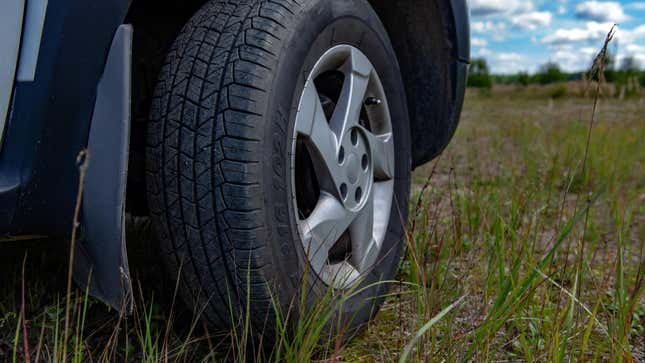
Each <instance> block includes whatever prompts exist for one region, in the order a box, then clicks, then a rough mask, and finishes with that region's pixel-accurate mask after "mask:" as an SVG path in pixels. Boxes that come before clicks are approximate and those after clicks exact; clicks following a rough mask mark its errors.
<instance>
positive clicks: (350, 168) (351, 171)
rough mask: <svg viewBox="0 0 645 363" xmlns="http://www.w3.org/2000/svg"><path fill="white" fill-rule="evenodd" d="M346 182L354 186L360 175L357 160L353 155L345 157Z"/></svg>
mask: <svg viewBox="0 0 645 363" xmlns="http://www.w3.org/2000/svg"><path fill="white" fill-rule="evenodd" d="M346 169H347V180H349V182H350V183H351V184H352V185H354V184H356V183H357V182H358V177H359V176H360V173H361V166H360V165H359V158H358V156H357V155H356V154H355V153H351V154H349V156H348V157H347V166H346Z"/></svg>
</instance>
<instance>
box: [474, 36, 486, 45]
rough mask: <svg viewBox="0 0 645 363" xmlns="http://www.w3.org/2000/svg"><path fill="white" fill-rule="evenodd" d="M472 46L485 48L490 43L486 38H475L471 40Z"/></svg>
mask: <svg viewBox="0 0 645 363" xmlns="http://www.w3.org/2000/svg"><path fill="white" fill-rule="evenodd" d="M470 44H472V46H473V47H485V46H487V45H488V41H487V40H486V39H484V38H477V37H473V38H472V39H471V40H470Z"/></svg>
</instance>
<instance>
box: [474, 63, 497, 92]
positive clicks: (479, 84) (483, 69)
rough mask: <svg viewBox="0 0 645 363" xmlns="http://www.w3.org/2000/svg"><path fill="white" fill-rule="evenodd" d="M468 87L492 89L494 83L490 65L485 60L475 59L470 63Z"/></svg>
mask: <svg viewBox="0 0 645 363" xmlns="http://www.w3.org/2000/svg"><path fill="white" fill-rule="evenodd" d="M468 85H469V86H470V87H476V88H484V89H490V88H491V87H492V86H493V81H492V79H491V76H490V69H489V68H488V63H487V62H486V59H484V58H478V59H473V60H472V61H471V62H470V72H469V75H468Z"/></svg>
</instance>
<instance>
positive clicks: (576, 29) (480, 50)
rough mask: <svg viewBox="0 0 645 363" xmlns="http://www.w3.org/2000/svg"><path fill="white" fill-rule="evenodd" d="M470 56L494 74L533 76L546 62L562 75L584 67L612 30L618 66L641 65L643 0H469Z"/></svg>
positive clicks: (643, 62)
mask: <svg viewBox="0 0 645 363" xmlns="http://www.w3.org/2000/svg"><path fill="white" fill-rule="evenodd" d="M468 3H469V5H470V10H471V33H472V55H473V57H484V58H486V59H487V60H488V62H489V64H490V66H491V69H492V71H493V72H494V73H515V72H518V71H528V72H534V71H536V70H537V68H538V67H539V66H540V65H541V64H544V63H546V62H548V61H552V62H556V63H558V64H560V66H561V67H562V68H563V69H564V70H566V71H581V70H584V69H587V68H588V67H589V65H590V64H591V61H592V60H593V58H594V56H595V55H596V54H597V52H598V50H599V49H600V47H601V46H602V42H603V39H604V37H605V35H606V34H607V32H608V31H609V29H610V28H611V26H612V25H613V24H614V23H616V24H619V26H618V30H617V33H616V39H615V42H614V44H613V45H612V47H611V49H612V51H613V52H614V53H615V54H616V55H617V57H618V63H620V62H621V60H622V59H623V58H624V57H627V56H633V57H635V58H636V59H637V60H638V61H639V63H640V65H641V67H642V68H643V67H645V1H642V0H641V1H638V0H622V1H602V0H593V1H587V0H468Z"/></svg>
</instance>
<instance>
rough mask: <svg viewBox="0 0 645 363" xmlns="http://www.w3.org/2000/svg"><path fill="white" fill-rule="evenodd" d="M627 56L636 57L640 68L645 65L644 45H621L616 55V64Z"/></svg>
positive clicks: (619, 63)
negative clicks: (620, 49) (621, 47)
mask: <svg viewBox="0 0 645 363" xmlns="http://www.w3.org/2000/svg"><path fill="white" fill-rule="evenodd" d="M627 57H632V58H634V59H636V62H637V63H638V64H639V65H640V67H641V69H642V68H644V67H645V45H640V44H629V45H627V46H625V47H623V49H622V51H621V52H620V54H619V55H618V57H617V59H616V61H617V65H618V66H620V65H621V64H622V62H623V60H624V59H625V58H627Z"/></svg>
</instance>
